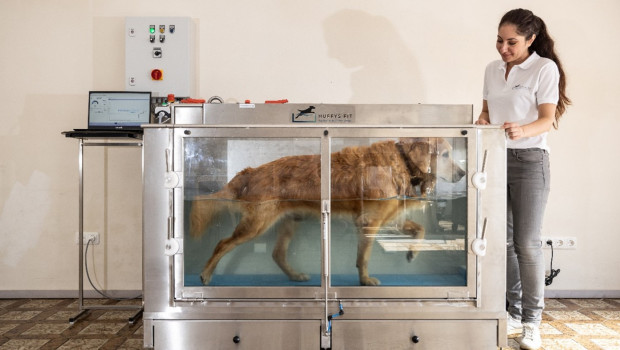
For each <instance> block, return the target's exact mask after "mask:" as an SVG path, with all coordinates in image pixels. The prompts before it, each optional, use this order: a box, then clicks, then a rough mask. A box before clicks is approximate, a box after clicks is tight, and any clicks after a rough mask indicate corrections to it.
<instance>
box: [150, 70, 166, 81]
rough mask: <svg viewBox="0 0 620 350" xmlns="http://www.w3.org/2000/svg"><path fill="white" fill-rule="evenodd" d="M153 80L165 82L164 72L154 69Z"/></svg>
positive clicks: (152, 72)
mask: <svg viewBox="0 0 620 350" xmlns="http://www.w3.org/2000/svg"><path fill="white" fill-rule="evenodd" d="M151 79H153V80H163V79H164V72H163V71H162V70H161V69H153V70H152V71H151Z"/></svg>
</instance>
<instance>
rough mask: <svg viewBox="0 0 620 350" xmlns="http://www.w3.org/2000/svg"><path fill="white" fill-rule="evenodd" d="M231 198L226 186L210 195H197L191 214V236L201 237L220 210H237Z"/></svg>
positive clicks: (193, 201)
mask: <svg viewBox="0 0 620 350" xmlns="http://www.w3.org/2000/svg"><path fill="white" fill-rule="evenodd" d="M231 199H232V198H231V196H230V193H229V192H228V191H227V190H226V188H224V189H223V190H222V191H219V192H216V193H213V194H210V195H204V196H196V197H195V198H194V199H193V200H192V208H191V210H190V214H189V234H190V236H191V237H192V238H200V237H201V236H202V235H203V234H204V233H205V231H206V228H207V227H209V225H210V224H211V222H212V221H213V218H214V217H215V216H216V215H217V214H218V213H219V212H221V211H223V210H235V208H234V201H233V200H231Z"/></svg>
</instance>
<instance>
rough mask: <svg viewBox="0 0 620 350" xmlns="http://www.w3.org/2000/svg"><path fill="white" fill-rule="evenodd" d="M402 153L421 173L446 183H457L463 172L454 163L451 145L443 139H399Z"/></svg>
mask: <svg viewBox="0 0 620 350" xmlns="http://www.w3.org/2000/svg"><path fill="white" fill-rule="evenodd" d="M399 143H400V144H401V145H402V147H403V150H404V153H405V155H406V157H407V158H408V159H409V161H410V162H411V163H412V164H414V165H415V166H416V167H417V168H418V170H420V172H422V173H430V174H433V175H435V176H436V177H437V178H442V179H444V180H446V181H448V182H458V181H459V180H460V179H461V178H462V177H463V176H465V170H463V169H461V167H460V166H459V165H458V164H457V163H456V162H455V161H454V158H453V157H452V145H450V143H449V142H448V141H446V140H445V139H444V138H441V137H429V138H401V139H400V140H399Z"/></svg>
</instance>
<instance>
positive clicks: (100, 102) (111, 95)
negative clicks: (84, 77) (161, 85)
mask: <svg viewBox="0 0 620 350" xmlns="http://www.w3.org/2000/svg"><path fill="white" fill-rule="evenodd" d="M150 117H151V92H148V91H147V92H140V91H91V92H90V93H89V99H88V128H89V129H112V130H138V129H140V125H142V124H148V123H149V122H150Z"/></svg>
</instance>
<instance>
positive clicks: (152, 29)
mask: <svg viewBox="0 0 620 350" xmlns="http://www.w3.org/2000/svg"><path fill="white" fill-rule="evenodd" d="M149 32H150V33H151V34H155V25H150V26H149Z"/></svg>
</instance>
